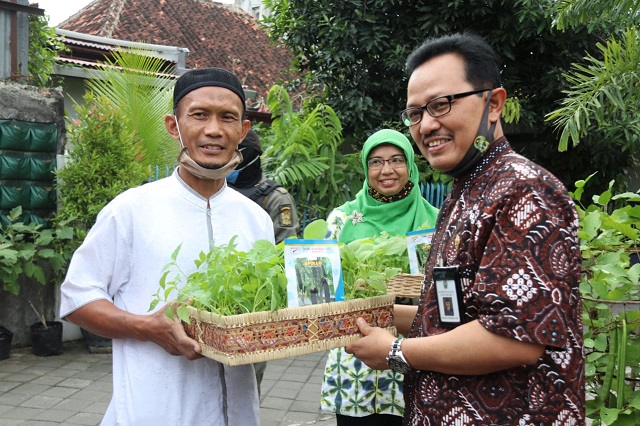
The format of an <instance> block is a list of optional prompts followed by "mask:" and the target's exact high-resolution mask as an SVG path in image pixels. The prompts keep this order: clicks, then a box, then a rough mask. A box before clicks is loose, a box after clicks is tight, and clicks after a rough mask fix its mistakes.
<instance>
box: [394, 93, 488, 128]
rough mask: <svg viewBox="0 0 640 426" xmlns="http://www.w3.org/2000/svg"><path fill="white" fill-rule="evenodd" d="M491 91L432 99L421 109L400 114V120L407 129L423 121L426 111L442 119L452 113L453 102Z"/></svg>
mask: <svg viewBox="0 0 640 426" xmlns="http://www.w3.org/2000/svg"><path fill="white" fill-rule="evenodd" d="M489 90H493V89H479V90H472V91H471V92H462V93H456V94H455V95H446V96H439V97H437V98H433V99H431V100H430V101H429V102H427V103H426V104H424V105H422V106H420V107H409V108H407V109H405V110H404V111H402V112H401V113H400V119H401V120H402V122H403V123H404V125H405V126H407V127H411V126H415V125H416V124H418V123H419V122H421V121H422V115H423V114H424V111H427V112H428V113H429V115H430V116H432V117H442V116H443V115H445V114H448V113H449V112H451V102H452V101H454V100H456V99H460V98H466V97H467V96H471V95H477V94H479V93H483V92H488V91H489Z"/></svg>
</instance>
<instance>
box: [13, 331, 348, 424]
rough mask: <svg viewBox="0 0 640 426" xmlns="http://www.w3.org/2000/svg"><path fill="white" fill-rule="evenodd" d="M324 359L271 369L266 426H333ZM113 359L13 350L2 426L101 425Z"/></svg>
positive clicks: (70, 345) (67, 351) (68, 345)
mask: <svg viewBox="0 0 640 426" xmlns="http://www.w3.org/2000/svg"><path fill="white" fill-rule="evenodd" d="M325 361H326V353H316V354H309V355H303V356H299V357H295V358H286V359H280V360H275V361H269V362H268V363H267V369H266V371H265V373H264V378H263V381H262V387H261V397H260V399H261V404H260V406H261V409H260V413H261V419H262V426H303V425H320V426H335V425H336V421H335V416H333V415H331V414H327V413H322V412H320V411H319V409H318V407H319V400H320V383H321V381H322V371H323V369H324V365H325ZM111 379H112V377H111V355H110V354H95V353H93V354H92V353H89V351H88V350H87V349H86V348H85V347H84V343H83V342H82V341H72V342H65V343H64V353H63V354H62V355H58V356H50V357H38V356H35V355H33V354H32V353H31V348H20V349H16V348H14V349H12V350H11V356H10V357H9V358H8V359H6V360H3V361H0V426H53V425H87V426H89V425H99V424H100V421H101V419H102V415H103V414H104V412H105V410H106V408H107V405H108V404H109V400H110V399H111V389H112V384H111Z"/></svg>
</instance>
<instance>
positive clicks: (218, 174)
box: [173, 115, 242, 180]
mask: <svg viewBox="0 0 640 426" xmlns="http://www.w3.org/2000/svg"><path fill="white" fill-rule="evenodd" d="M173 119H174V121H175V122H176V129H177V130H178V140H179V141H180V146H181V147H182V150H180V154H178V163H179V164H180V166H182V167H184V168H185V170H187V171H188V172H189V173H191V174H192V175H194V176H195V177H197V178H200V179H207V180H219V179H224V178H225V177H226V176H227V175H228V174H229V172H230V171H231V170H233V169H235V168H236V167H237V166H238V164H240V163H242V153H241V152H240V151H238V150H237V149H236V150H235V151H234V153H233V157H231V160H229V162H228V163H227V164H225V165H224V166H222V167H220V168H218V169H207V168H206V167H202V166H201V165H200V164H198V163H196V162H195V160H194V159H193V158H191V156H190V155H189V151H188V150H187V147H186V146H184V143H182V133H181V132H180V125H179V124H178V118H177V117H176V116H175V115H174V116H173Z"/></svg>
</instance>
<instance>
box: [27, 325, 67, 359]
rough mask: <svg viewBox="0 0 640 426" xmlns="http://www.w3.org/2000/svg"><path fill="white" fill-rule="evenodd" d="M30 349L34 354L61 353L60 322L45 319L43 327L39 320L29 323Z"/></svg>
mask: <svg viewBox="0 0 640 426" xmlns="http://www.w3.org/2000/svg"><path fill="white" fill-rule="evenodd" d="M30 328H31V350H32V352H33V353H34V355H38V356H51V355H60V354H61V353H62V323H61V322H60V321H47V327H46V328H45V327H44V326H43V324H42V323H41V322H36V323H34V324H31V327H30Z"/></svg>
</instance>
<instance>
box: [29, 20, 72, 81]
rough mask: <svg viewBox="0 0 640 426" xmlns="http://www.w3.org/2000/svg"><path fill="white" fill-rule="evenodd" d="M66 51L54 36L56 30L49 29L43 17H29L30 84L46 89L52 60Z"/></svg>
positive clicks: (51, 73)
mask: <svg viewBox="0 0 640 426" xmlns="http://www.w3.org/2000/svg"><path fill="white" fill-rule="evenodd" d="M64 50H66V47H65V45H64V43H63V42H62V41H60V40H59V39H58V36H57V35H56V29H55V28H53V27H49V24H48V18H47V17H45V16H38V15H29V78H30V80H31V84H33V85H34V86H38V87H46V86H48V85H50V83H55V82H52V81H51V76H52V75H53V65H54V59H55V57H56V56H57V55H58V54H59V52H61V51H64Z"/></svg>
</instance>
